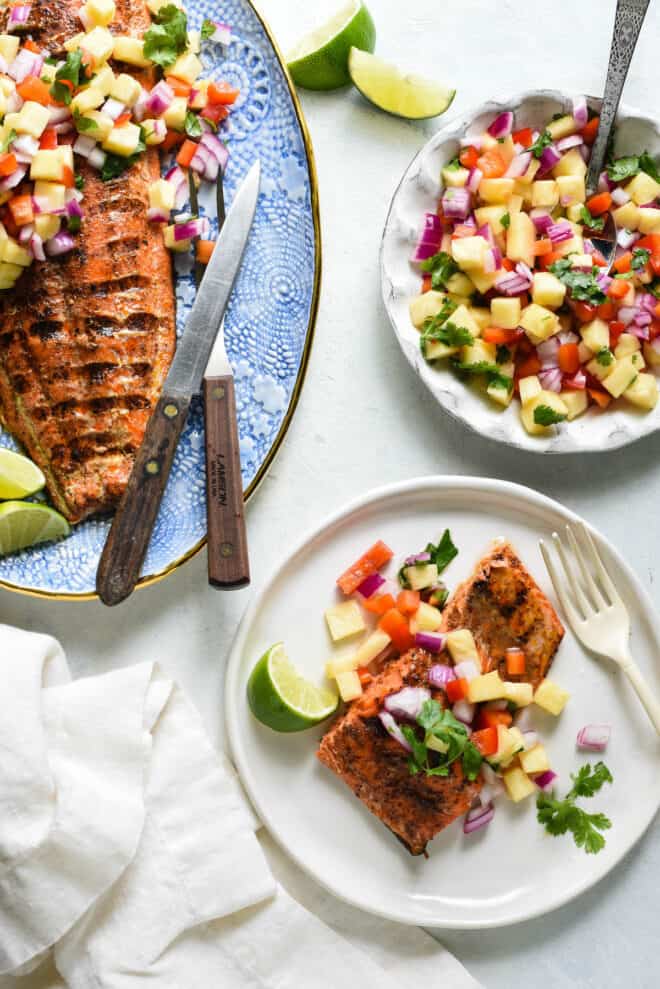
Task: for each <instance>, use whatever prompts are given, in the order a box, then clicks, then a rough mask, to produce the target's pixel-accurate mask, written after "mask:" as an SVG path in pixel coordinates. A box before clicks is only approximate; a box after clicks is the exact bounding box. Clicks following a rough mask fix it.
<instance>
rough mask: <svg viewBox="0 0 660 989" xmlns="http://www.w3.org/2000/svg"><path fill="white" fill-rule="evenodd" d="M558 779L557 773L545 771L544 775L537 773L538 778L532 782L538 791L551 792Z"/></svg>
mask: <svg viewBox="0 0 660 989" xmlns="http://www.w3.org/2000/svg"><path fill="white" fill-rule="evenodd" d="M558 779H559V776H558V775H557V773H554V772H553V771H552V769H546V771H545V772H544V773H539V774H538V776H535V777H534V782H535V783H536V785H537V786H538V788H539V790H552V789H553V787H554V785H555V782H556V780H558Z"/></svg>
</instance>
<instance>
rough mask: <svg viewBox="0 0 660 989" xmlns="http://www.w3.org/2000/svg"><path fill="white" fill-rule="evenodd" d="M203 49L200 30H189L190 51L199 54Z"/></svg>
mask: <svg viewBox="0 0 660 989" xmlns="http://www.w3.org/2000/svg"><path fill="white" fill-rule="evenodd" d="M201 50H202V36H201V34H200V32H199V31H188V51H191V52H192V53H193V55H199V53H200V51H201Z"/></svg>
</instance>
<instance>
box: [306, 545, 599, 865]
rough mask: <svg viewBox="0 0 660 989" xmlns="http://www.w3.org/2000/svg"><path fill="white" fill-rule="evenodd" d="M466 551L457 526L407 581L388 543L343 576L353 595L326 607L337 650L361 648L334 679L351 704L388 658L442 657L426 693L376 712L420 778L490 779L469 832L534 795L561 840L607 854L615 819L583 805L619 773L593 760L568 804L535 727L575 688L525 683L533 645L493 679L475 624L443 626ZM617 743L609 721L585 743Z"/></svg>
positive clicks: (393, 698) (419, 557)
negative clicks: (536, 718)
mask: <svg viewBox="0 0 660 989" xmlns="http://www.w3.org/2000/svg"><path fill="white" fill-rule="evenodd" d="M457 554H458V550H457V549H456V547H455V546H454V543H453V541H452V538H451V534H450V532H449V530H445V532H444V534H443V536H442V538H441V539H440V541H439V543H438V544H437V545H434V544H433V543H429V544H428V546H427V547H426V550H425V551H423V552H421V553H414V554H413V555H411V556H408V557H406V558H405V560H404V561H403V564H402V566H401V567H400V569H399V571H398V574H397V576H396V579H395V580H388V579H386V578H385V577H383V575H382V574H381V570H382V569H383V568H384V567H385V565H386V564H388V563H389V562H390V561H391V559H392V557H393V553H392V550H391V549H390V548H389V547H388V546H387V545H386V544H385V543H384V542H382V541H379V542H377V543H375V544H374V545H373V546H371V547H370V548H369V549H368V550H367V552H366V553H364V554H363V555H362V556H361V557H360V558H359V559H358V560H357V561H356V562H355V563H353V564H352V565H351V566H350V567H349V568H348V570H346V571H345V572H344V573H343V574H342V575H341V576H340V577H339V579H338V580H337V585H338V587H339V590H340V592H341V593H342V594H343V596H344V598H345V600H343V601H341V602H340V603H339V604H336V605H334V606H333V607H331V608H329V609H327V610H326V612H325V619H326V623H327V626H328V630H329V633H330V637H331V639H332V641H333V643H345V642H346V640H350V639H353V638H355V637H356V636H361V637H362V638H361V641H360V642H359V643H358V645H357V646H356V647H354V648H353V649H352V650H351V651H350V652H344V653H343V654H341V655H338V656H337V657H335V658H332V659H330V661H329V662H328V663H327V664H326V668H325V672H326V675H327V677H328V678H329V679H331V680H333V681H335V682H336V684H337V688H338V691H339V694H340V696H341V698H342V700H343V701H344V702H346V703H351V702H353V701H356V700H358V699H359V698H361V697H362V695H363V692H364V688H365V687H366V686H367V685H368V684H369V683H371V682H372V680H373V679H374V676H378V672H377V671H378V670H380V669H382V668H383V664H384V663H385V662H386V661H389V660H391V659H393V658H396V656H397V655H402V654H404V653H406V652H407V651H408V650H410V649H412V648H413V647H418V648H420V649H423V650H425V651H426V652H427V653H430V654H431V655H432V656H433V657H434V662H433V664H432V665H431V666H430V669H429V672H428V683H427V684H426V686H416V687H412V686H405V687H403V688H402V689H398V690H397V691H396V692H394V693H389V694H388V695H386V696H385V697H384V699H382V700H379V701H378V702H374V703H375V704H376V707H375V709H374V710H373V712H371V711H369V715H370V716H371V715H373V717H378V718H379V719H380V721H381V724H382V726H383V728H384V730H385V731H386V732H387V733H388V734H389V735H390V736H391V738H393V739H394V740H395V741H396V742H398V743H399V745H401V746H402V747H403V748H404V749H405V750H406V751H407V752H408V756H409V761H408V768H409V771H410V773H411V774H413V775H417V774H420V773H424V774H427V775H432V776H438V775H439V776H447V775H449V767H450V766H451V764H452V763H453V762H456V761H460V763H461V764H462V769H463V772H464V774H465V776H466V777H467V778H468V779H470V780H475V779H477V778H479V779H480V780H481V782H482V784H483V785H482V788H481V791H480V793H479V796H478V798H477V802H476V804H475V806H473V807H472V809H471V810H470V811H469V812H468V814H467V816H466V818H465V821H464V824H463V830H464V832H465V833H466V834H470V833H471V832H473V831H476V830H478V829H479V828H482V827H484V826H485V825H487V824H489V823H490V821H491V820H492V819H493V817H494V814H495V808H494V802H495V800H496V798H498V797H500V796H502V795H506V796H508V797H509V799H511V800H512V801H514V802H515V803H519V802H520V801H523V800H525V799H526V798H527V797H530V796H532V795H534V796H535V797H536V805H537V817H538V820H539V822H540V823H541V824H543V825H544V826H545V828H546V829H547V830H548V831H549V832H550V833H552V834H565V833H566V832H567V831H570V832H571V833H572V835H573V837H574V839H575V841H576V844H578V845H579V846H580V847H584V848H585V851H587V852H589V853H594V852H598V851H600V849H601V848H602V847H603V845H604V844H605V840H604V838H603V837H602V835H601V834H600V831H601V830H604V829H606V828H608V827H609V826H610V822H609V821H608V819H607V818H606V817H605V815H603V814H600V815H588V814H586V813H585V812H584V811H582V810H581V808H579V807H578V806H576V804H575V800H576V798H577V797H584V796H592V795H593V794H594V793H595V792H596V791H597V790H598V789H600V787H601V786H602V784H603V783H604V782H611V780H612V777H611V775H610V774H609V771H608V770H607V768H606V767H605V766H604V765H603V763H597V764H596V767H595V768H594V771H593V774H592V772H591V767H590V766H589V765H588V764H587V765H586V766H582V767H581V769H580V771H579V772H578V773H577V774H576V775H575V776H573V777H572V779H573V784H574V785H573V788H572V789H571V790H570V791H569V792H568V794H567V796H566V797H565V798H564V799H563V800H560V799H558V798H557V797H556V796H555V794H554V789H555V787H556V784H557V774H556V773H555V772H554V771H553V769H552V764H551V760H550V756H549V754H548V752H547V750H546V748H545V746H544V745H543V744H542V742H541V741H540V739H539V736H538V734H537V732H536V731H535V730H534V728H533V710H534V708H536V709H542V710H543V711H545V712H547V713H549V714H551V715H553V716H555V717H557V716H559V715H560V714H561V712H562V711H563V709H564V707H565V705H566V703H567V702H568V700H569V696H570V695H569V694H568V692H567V691H566V690H564V689H563V688H562V687H560V686H559V685H558V684H556V683H553V682H552V681H551V680H549V679H548V678H547V677H546V678H544V679H543V680H542V681H541V682H540V683H539V684H538V686H537V687H536V688H535V689H534V687H533V686H532V684H531V683H529V682H525V678H526V677H530V676H531V669H528V668H527V660H526V656H525V652H524V650H523V649H522V648H510V649H508V650H507V653H506V677H507V678H506V679H502V678H501V677H500V674H499V672H498V670H497V669H495V670H492V671H491V672H488V673H483V672H482V661H481V657H480V654H479V650H478V648H477V645H476V643H475V640H474V637H473V635H472V632H471V631H470V630H469V629H467V628H461V629H456V630H454V631H451V632H448V633H443V632H440V631H439V630H440V628H441V627H442V623H443V616H442V609H443V607H444V605H445V603H446V602H447V599H448V596H449V594H448V590H447V588H446V587H445V585H444V583H443V582H442V581H441V579H440V575H441V573H442V572H443V571H444V570H445V569H446V567H447V566H448V565H449V564H450V563H451V561H452V560H453V559H454V557H455V556H457ZM372 664H373V665H372ZM372 671H374V672H373V673H372ZM362 703H363V704H364V701H362ZM363 713H364V712H363ZM608 740H609V726H607V725H587V726H585V727H584V728H583V729H582V730H581V732H580V733H579V735H578V738H577V745H578V747H579V748H581V749H587V750H591V751H598V752H601V751H603V750H604V748H605V747H606V745H607V742H608Z"/></svg>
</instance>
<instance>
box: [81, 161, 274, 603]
mask: <svg viewBox="0 0 660 989" xmlns="http://www.w3.org/2000/svg"><path fill="white" fill-rule="evenodd" d="M260 176H261V169H260V166H259V162H255V164H254V165H253V166H252V168H251V169H250V171H249V172H248V174H247V176H246V178H245V179H244V181H243V183H242V185H241V187H240V188H239V190H238V192H237V193H236V196H235V198H234V201H233V203H232V206H231V209H230V210H229V213H228V215H227V219H226V221H225V224H224V226H223V228H222V230H221V231H220V235H219V237H218V241H217V244H216V248H215V250H214V251H213V254H212V255H211V260H210V261H209V264H208V267H207V271H206V275H205V277H204V281H203V283H202V285H201V287H200V289H199V292H198V293H197V298H196V299H195V304H194V306H193V309H192V312H191V314H190V318H189V319H188V323H187V325H186V329H185V331H184V333H183V337H182V338H181V341H180V342H179V345H178V347H177V349H176V352H175V355H174V360H173V361H172V366H171V367H170V370H169V373H168V375H167V377H166V378H165V383H164V385H163V392H162V395H161V397H160V399H159V401H158V404H157V405H156V408H155V409H154V412H153V414H152V416H151V419H150V420H149V424H148V426H147V429H146V432H145V436H144V440H143V442H142V446H141V447H140V449H139V450H138V453H137V456H136V458H135V464H134V466H133V470H132V472H131V476H130V477H129V479H128V484H127V486H126V491H125V492H124V495H123V497H122V499H121V502H120V504H119V507H118V509H117V512H116V514H115V517H114V520H113V523H112V526H111V528H110V532H109V534H108V538H107V540H106V544H105V547H104V549H103V553H102V555H101V561H100V563H99V567H98V571H97V574H96V590H97V593H98V595H99V597H100V599H101V601H103V603H104V604H107V605H110V606H112V605H115V604H119V603H120V602H121V601H123V600H124V599H125V598H127V597H128V596H129V594H131V592H132V591H133V589H134V587H135V585H136V584H137V582H138V578H139V575H140V569H141V567H142V564H143V562H144V558H145V556H146V553H147V549H148V547H149V541H150V539H151V533H152V531H153V527H154V524H155V522H156V517H157V515H158V509H159V507H160V503H161V501H162V498H163V493H164V491H165V486H166V484H167V479H168V477H169V473H170V470H171V467H172V461H173V459H174V454H175V451H176V447H177V444H178V441H179V438H180V436H181V432H182V431H183V427H184V426H185V423H186V419H187V417H188V411H189V409H190V402H191V400H192V397H193V395H195V394H196V393H197V392H199V391H200V388H201V385H202V379H203V377H204V373H205V371H206V368H207V364H208V362H209V357H210V354H211V351H212V349H213V345H214V343H215V340H216V336H217V334H218V331H219V329H220V326H221V324H222V319H223V317H224V314H225V310H226V308H227V304H228V302H229V298H230V296H231V293H232V289H233V287H234V282H235V281H236V276H237V274H238V271H239V269H240V266H241V261H242V258H243V253H244V251H245V245H246V243H247V239H248V236H249V233H250V229H251V227H252V221H253V219H254V214H255V210H256V206H257V198H258V195H259V183H260ZM223 349H224V348H223ZM218 370H219V371H220V372H221V373H220V374H219V376H218V377H217V378H216V379H214V381H217V382H218V383H217V384H212V386H211V387H212V389H215V391H214V394H213V395H212V402H216V403H217V405H216V406H214V408H217V409H218V410H220V409H221V408H222V403H223V402H225V401H228V400H230V399H231V400H233V394H234V393H233V377H232V375H231V368H230V367H229V362H228V361H227V363H226V365H225V364H223V365H222V366H220V367H218ZM227 379H228V384H226V382H227ZM221 393H222V394H221ZM212 420H213V421H212V424H211V428H212V429H213V430H216V431H217V432H216V436H217V443H216V444H215V451H216V452H215V456H216V468H215V470H214V472H213V473H214V476H215V484H216V490H217V492H218V498H219V500H220V501H221V502H222V501H224V502H225V506H226V507H227V508H229V505H230V499H231V498H232V497H235V492H236V489H237V486H239V487H241V495H240V509H241V514H242V498H243V494H242V486H241V485H240V464H239V467H238V481H237V480H236V466H235V464H236V456H237V446H238V445H237V443H236V444H235V448H236V454H235V453H234V452H232V445H231V443H230V442H228V439H229V422H230V419H229V417H228V416H226V415H225V416H224V417H222V418H221V415H220V412H219V414H218V415H216V414H215V413H214V414H213V416H212ZM234 421H235V420H234ZM220 422H221V425H220V426H218V423H220ZM225 450H226V451H227V453H226V454H225V452H224V451H225ZM218 458H222V459H224V463H223V465H222V466H219V464H220V460H219V459H218ZM235 531H236V530H235V529H228V531H227V533H226V536H225V537H224V538H223V541H222V542H221V555H222V557H223V558H224V559H225V560H227V561H230V560H233V559H234V557H240V554H241V553H245V550H246V547H245V544H243V546H240V545H235V544H234V542H233V541H232V540H233V538H235ZM239 569H240V568H239ZM223 573H224V571H223ZM242 582H243V583H245V581H244V580H243V581H242Z"/></svg>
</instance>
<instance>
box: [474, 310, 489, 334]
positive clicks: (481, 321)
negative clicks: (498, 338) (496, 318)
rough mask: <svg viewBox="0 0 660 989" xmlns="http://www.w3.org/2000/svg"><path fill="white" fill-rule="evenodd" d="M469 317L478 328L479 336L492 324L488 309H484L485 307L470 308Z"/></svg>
mask: <svg viewBox="0 0 660 989" xmlns="http://www.w3.org/2000/svg"><path fill="white" fill-rule="evenodd" d="M470 315H471V316H472V318H473V319H474V321H475V323H476V324H477V326H478V327H479V335H481V333H483V331H484V330H485V329H486V327H487V326H490V325H491V323H492V322H493V321H492V319H491V316H490V309H486V307H485V306H470Z"/></svg>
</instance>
